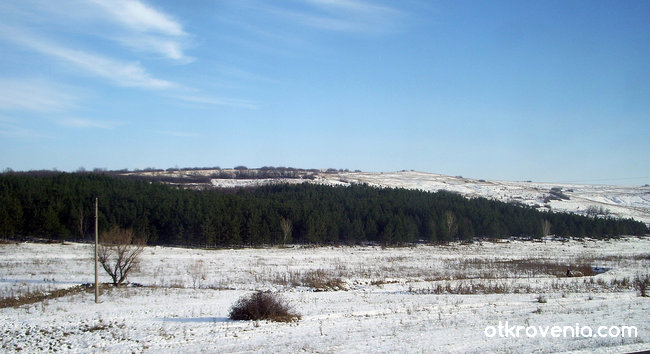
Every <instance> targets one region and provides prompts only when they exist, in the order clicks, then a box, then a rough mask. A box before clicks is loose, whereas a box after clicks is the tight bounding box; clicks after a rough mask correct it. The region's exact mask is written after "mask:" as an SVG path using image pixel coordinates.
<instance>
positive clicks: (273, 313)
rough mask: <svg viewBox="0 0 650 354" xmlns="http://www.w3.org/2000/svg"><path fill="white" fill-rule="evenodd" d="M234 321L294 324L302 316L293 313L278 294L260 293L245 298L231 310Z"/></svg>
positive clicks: (230, 315) (230, 316)
mask: <svg viewBox="0 0 650 354" xmlns="http://www.w3.org/2000/svg"><path fill="white" fill-rule="evenodd" d="M228 317H229V318H230V319H232V320H240V321H241V320H243V321H257V320H268V321H275V322H292V321H297V320H300V318H301V316H300V315H299V314H297V313H294V312H292V309H291V308H290V307H289V305H288V304H287V303H286V302H285V301H284V299H282V298H281V297H280V296H279V295H277V294H272V293H267V292H261V291H258V292H256V293H254V294H252V295H250V296H247V297H243V298H241V299H239V300H238V301H237V303H236V304H235V305H234V306H233V307H232V308H231V309H230V314H229V316H228Z"/></svg>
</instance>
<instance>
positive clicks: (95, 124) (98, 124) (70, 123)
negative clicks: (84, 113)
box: [57, 118, 122, 129]
mask: <svg viewBox="0 0 650 354" xmlns="http://www.w3.org/2000/svg"><path fill="white" fill-rule="evenodd" d="M57 123H58V124H59V125H62V126H66V127H71V128H95V129H113V128H115V127H117V126H120V125H122V123H119V122H107V121H99V120H92V119H84V118H64V119H61V120H59V121H57Z"/></svg>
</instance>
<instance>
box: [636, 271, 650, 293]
mask: <svg viewBox="0 0 650 354" xmlns="http://www.w3.org/2000/svg"><path fill="white" fill-rule="evenodd" d="M648 286H650V275H648V274H646V275H638V276H637V277H636V278H635V279H634V287H635V288H636V289H637V290H639V293H640V295H641V296H642V297H648V296H649V295H648Z"/></svg>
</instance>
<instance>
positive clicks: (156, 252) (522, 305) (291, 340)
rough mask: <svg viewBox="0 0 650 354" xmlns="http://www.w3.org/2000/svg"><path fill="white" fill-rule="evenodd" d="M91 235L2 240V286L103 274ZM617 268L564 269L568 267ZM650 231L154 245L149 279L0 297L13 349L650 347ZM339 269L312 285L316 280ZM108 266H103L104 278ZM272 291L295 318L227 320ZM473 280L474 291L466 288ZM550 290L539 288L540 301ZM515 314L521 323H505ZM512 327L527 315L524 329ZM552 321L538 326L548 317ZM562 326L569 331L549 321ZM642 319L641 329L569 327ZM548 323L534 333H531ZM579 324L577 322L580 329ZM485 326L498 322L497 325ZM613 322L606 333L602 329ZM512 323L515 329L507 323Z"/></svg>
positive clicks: (9, 291)
mask: <svg viewBox="0 0 650 354" xmlns="http://www.w3.org/2000/svg"><path fill="white" fill-rule="evenodd" d="M91 254H92V246H91V245H84V244H67V243H66V244H63V245H62V244H50V245H46V244H29V243H23V244H5V245H0V295H2V297H8V296H20V295H24V294H25V293H26V292H35V291H39V290H43V291H50V290H52V289H55V288H65V287H70V286H72V285H75V284H81V283H89V282H92V280H93V274H94V273H93V268H92V262H91V259H90V256H91ZM584 265H591V266H598V267H602V268H607V269H609V271H607V272H605V273H602V274H598V275H595V276H591V277H584V278H565V277H561V275H562V273H563V270H565V269H566V267H567V266H572V267H578V266H584ZM648 266H650V239H648V238H629V239H622V240H611V241H591V240H587V241H568V242H560V241H550V240H549V241H545V242H524V241H509V242H499V243H492V242H483V243H479V242H476V243H473V244H451V245H447V246H429V245H419V246H414V247H403V248H385V249H384V248H381V247H372V246H368V247H320V248H309V247H297V246H296V247H292V248H268V249H240V250H196V249H178V248H163V247H148V248H146V249H145V251H144V253H143V255H142V264H141V266H140V269H139V270H138V271H137V272H136V273H133V274H132V276H131V277H130V281H131V282H137V283H139V284H142V285H144V287H127V288H120V289H109V290H106V291H105V292H104V293H103V294H102V296H101V303H100V304H95V303H94V297H93V294H92V293H85V292H84V293H79V294H76V295H68V296H65V297H61V298H57V299H51V300H46V301H44V302H39V303H35V304H32V305H23V306H21V307H17V308H3V309H0V333H2V337H1V339H0V343H1V344H0V348H2V349H1V350H2V351H18V350H23V351H26V352H39V351H51V350H54V349H62V350H64V351H73V352H95V351H102V352H104V351H106V352H132V351H146V352H178V351H183V352H214V351H219V352H278V351H280V352H296V351H307V352H369V351H371V352H413V351H424V352H433V351H443V352H485V351H509V352H533V351H541V352H549V351H553V352H555V351H584V352H598V351H602V352H631V351H639V350H644V349H650V321H648V317H647V314H648V313H649V312H650V298H642V297H639V296H638V295H637V292H636V291H635V290H634V288H633V286H632V285H631V282H632V280H633V279H634V277H636V276H637V275H640V274H649V270H648ZM314 274H319V275H320V276H321V277H323V278H331V279H337V280H339V282H338V283H337V284H339V285H337V286H336V288H337V289H338V290H334V289H331V288H330V289H328V290H329V291H315V288H314V286H312V285H310V284H309V283H308V282H307V281H306V280H305V279H307V278H309V277H308V276H309V275H311V276H313V275H314ZM108 280H109V279H108V277H106V276H104V275H102V279H101V281H104V282H107V281H108ZM255 290H269V291H273V292H276V293H278V294H279V295H280V296H283V297H284V298H285V299H286V300H288V302H289V303H290V304H291V305H292V306H293V307H294V309H295V311H296V312H298V313H299V314H301V315H302V319H301V320H300V321H298V322H294V323H274V322H265V321H262V322H246V321H231V320H229V319H227V317H228V312H229V309H230V307H231V306H232V305H233V304H234V303H235V302H236V301H237V299H239V298H240V297H241V296H244V295H247V294H250V293H251V292H252V291H255ZM458 293H469V294H458ZM540 300H541V301H540ZM506 321H507V322H508V326H509V327H511V329H512V331H513V332H512V333H508V331H507V329H505V328H502V332H501V333H499V332H498V330H499V324H500V322H501V325H502V326H505V325H506ZM513 326H521V327H522V330H520V333H519V336H515V333H514V332H515V330H514V327H513ZM540 326H541V327H540ZM547 326H548V327H553V326H559V327H562V329H563V330H564V331H566V336H565V335H564V334H563V335H561V336H559V337H552V336H551V334H550V332H549V333H547V335H546V337H542V334H541V332H540V331H541V330H543V328H544V327H547ZM576 326H578V328H579V330H580V331H582V332H583V333H584V334H588V330H591V331H592V332H596V330H597V329H598V328H599V327H600V326H605V327H606V328H607V330H609V329H610V328H614V327H616V328H619V329H620V327H621V326H634V327H636V329H637V333H636V336H631V337H630V336H628V337H622V336H621V335H619V336H616V337H609V336H608V337H602V338H601V337H589V338H587V337H584V336H582V335H580V334H578V335H575V336H572V335H571V333H572V332H571V331H570V330H569V329H567V328H568V327H571V328H575V327H576ZM526 330H528V333H530V334H532V331H533V330H534V331H538V333H536V334H537V335H536V336H534V337H529V336H527V334H526V333H527V332H525V331H526ZM572 331H573V332H575V330H572ZM486 333H487V334H488V335H489V334H493V335H492V336H488V335H486ZM605 333H607V332H605ZM501 334H504V336H502V335H501Z"/></svg>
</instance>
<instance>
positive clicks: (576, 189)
mask: <svg viewBox="0 0 650 354" xmlns="http://www.w3.org/2000/svg"><path fill="white" fill-rule="evenodd" d="M118 174H119V175H121V176H130V177H144V178H147V179H151V180H157V181H161V182H165V183H171V184H177V185H182V186H185V187H188V188H200V189H203V188H238V187H255V186H262V185H269V184H277V183H290V184H297V183H316V184H323V185H332V186H337V185H352V184H368V185H370V186H376V187H392V188H406V189H415V190H423V191H427V192H436V191H449V192H455V193H459V194H460V195H463V196H465V197H469V198H474V197H483V198H488V199H492V200H498V201H502V202H507V203H513V204H522V205H527V206H531V207H533V208H536V209H538V210H540V211H560V212H569V213H573V214H578V215H585V216H601V217H615V218H633V219H635V220H638V221H642V222H644V223H646V224H649V225H650V187H648V186H645V187H630V186H612V185H590V184H557V183H541V182H530V181H526V182H508V181H487V180H482V179H471V178H463V177H460V176H456V177H452V176H445V175H440V174H434V173H426V172H416V171H400V172H378V173H377V172H361V171H348V170H337V169H297V168H285V167H263V168H258V169H249V168H246V167H243V166H239V167H236V168H232V169H221V168H185V169H167V170H144V171H133V172H129V171H121V172H119V173H118Z"/></svg>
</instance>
